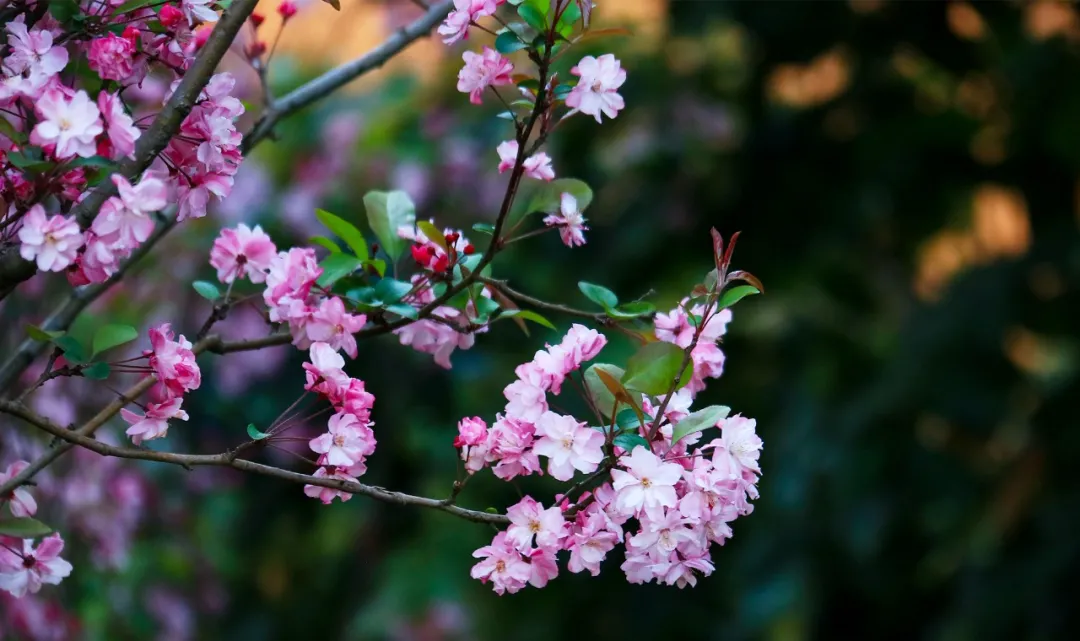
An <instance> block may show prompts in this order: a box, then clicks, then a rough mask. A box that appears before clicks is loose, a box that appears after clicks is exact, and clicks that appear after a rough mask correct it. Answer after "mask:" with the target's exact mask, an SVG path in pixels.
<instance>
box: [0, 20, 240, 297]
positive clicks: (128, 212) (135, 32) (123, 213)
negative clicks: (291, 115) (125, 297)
mask: <svg viewBox="0 0 1080 641" xmlns="http://www.w3.org/2000/svg"><path fill="white" fill-rule="evenodd" d="M78 10H79V12H80V13H81V12H83V11H88V12H90V13H91V14H93V24H94V29H93V30H90V31H86V32H84V31H82V30H81V26H80V25H82V24H83V22H82V21H80V20H75V21H72V22H71V23H59V22H57V20H56V19H54V17H53V16H52V15H50V14H45V15H44V17H42V15H41V13H40V12H37V11H36V10H34V11H31V10H24V11H21V12H19V13H18V15H16V16H15V17H14V18H13V19H11V20H9V21H8V22H7V23H6V24H5V25H4V30H5V31H6V34H5V36H6V37H5V38H4V39H3V40H4V41H5V42H6V45H4V46H2V47H0V108H2V111H3V113H2V114H0V119H3V120H4V123H3V124H4V128H5V130H6V131H7V132H8V134H9V135H7V136H5V137H4V138H3V139H2V141H0V201H3V202H5V203H8V205H9V207H8V211H6V212H0V216H3V217H4V218H5V219H6V220H5V221H4V222H5V227H8V226H10V227H9V228H10V229H12V230H13V231H16V232H17V235H16V237H17V240H18V243H19V253H20V255H21V256H22V257H23V258H24V259H26V260H28V261H33V262H34V263H36V267H37V269H39V270H41V271H52V272H62V271H68V279H69V280H70V281H71V283H72V284H74V285H83V284H87V283H100V282H103V281H105V280H106V279H107V278H109V276H111V275H112V274H114V273H116V271H117V269H118V267H119V264H120V262H121V261H123V260H124V259H125V258H127V257H128V256H130V255H131V253H132V252H133V251H134V250H135V249H136V248H137V247H139V246H140V245H141V244H142V243H143V242H145V241H146V239H147V238H148V237H149V235H150V234H151V232H152V231H153V229H154V226H155V221H154V218H153V217H152V214H153V213H154V212H157V211H160V210H163V209H165V208H166V207H167V205H168V204H169V203H178V205H179V206H178V210H177V216H178V218H179V219H180V220H183V219H184V218H188V217H199V216H203V215H205V213H206V205H207V203H208V202H209V201H210V200H211V199H212V198H222V197H224V196H225V195H227V194H228V193H229V191H230V190H231V187H232V181H233V175H234V174H235V172H236V168H237V166H238V165H239V163H240V160H241V155H240V150H239V144H240V140H241V136H240V134H239V132H237V130H236V128H235V120H236V118H237V117H239V116H240V115H241V114H242V113H243V106H242V105H241V103H240V101H239V100H237V99H236V98H234V97H232V96H231V95H230V94H231V93H232V91H233V85H234V81H233V79H232V76H230V75H229V74H226V73H222V74H218V75H216V76H214V77H213V79H212V80H211V81H210V83H209V84H208V85H207V86H206V88H205V89H204V90H203V92H202V94H201V95H200V96H199V97H198V100H197V102H196V104H195V106H194V108H193V109H192V110H191V112H190V113H189V114H188V116H187V117H186V118H185V119H184V121H183V123H182V125H181V130H180V132H179V135H177V136H175V137H174V138H172V139H170V141H169V144H168V146H167V147H166V149H165V150H164V151H163V152H162V154H161V155H160V156H158V158H156V159H155V160H154V162H153V163H152V164H151V166H150V169H149V170H147V171H146V172H144V173H143V174H142V175H141V176H137V177H135V178H137V180H135V181H134V183H135V184H134V185H133V184H132V183H131V182H129V180H128V178H127V177H125V176H121V175H118V174H117V175H112V177H111V179H112V181H113V182H114V183H115V184H116V187H117V189H118V191H119V194H118V195H117V196H114V197H111V198H109V199H108V200H107V201H106V202H105V203H104V204H103V205H102V207H101V209H100V212H99V213H98V214H97V215H96V217H94V218H93V220H92V221H91V222H90V223H89V225H87V224H86V221H81V222H82V225H80V221H77V220H76V219H75V217H74V216H73V215H65V214H61V213H56V211H57V210H59V211H63V212H66V211H68V210H69V209H70V206H71V204H73V203H76V202H78V201H80V200H81V198H82V194H83V193H84V192H85V191H86V189H87V188H88V187H89V186H90V185H91V184H93V183H92V181H94V180H99V179H101V178H107V177H109V173H110V170H111V169H112V168H113V167H114V166H115V165H116V163H117V162H118V161H120V160H123V159H127V158H133V157H134V154H135V145H136V141H137V140H138V139H139V138H140V135H141V131H140V128H141V127H144V126H145V125H137V124H136V122H135V120H134V119H133V117H132V113H133V110H134V109H136V108H137V107H139V106H140V105H137V104H133V103H132V100H139V99H140V96H143V97H149V96H152V95H154V94H155V91H154V90H153V87H154V86H156V85H157V83H159V82H162V81H164V83H165V84H166V85H167V84H168V82H169V81H170V80H171V81H172V87H173V89H175V87H176V86H177V85H178V84H179V82H180V80H181V79H182V78H183V76H184V73H185V71H186V70H187V69H188V68H189V67H190V65H191V64H192V62H193V61H194V58H195V54H196V53H197V51H198V47H199V46H200V44H201V42H200V38H203V39H204V38H205V35H201V36H200V35H197V34H204V32H203V31H199V30H198V28H199V26H200V25H201V24H202V23H207V22H214V21H216V20H217V13H216V11H215V9H214V3H213V2H211V1H210V0H196V1H189V0H183V1H182V2H179V3H176V4H171V3H165V4H163V5H161V6H160V9H159V10H152V9H151V8H147V7H141V8H133V9H130V10H121V11H115V12H114V11H113V10H112V9H111V8H110V9H109V10H108V11H104V12H101V11H98V10H96V9H94V8H92V7H91V8H90V9H85V8H83V7H79V8H78ZM76 17H77V18H85V17H86V16H82V15H80V16H76ZM79 66H82V67H83V68H84V69H85V68H87V67H88V68H89V70H90V71H91V72H92V73H94V74H96V75H97V76H98V77H99V78H100V80H101V82H98V81H97V80H95V81H94V82H86V83H85V87H80V83H84V81H85V80H86V78H85V77H84V75H82V74H78V73H73V70H75V69H76V68H77V67H79ZM151 72H153V73H151ZM144 83H145V84H146V86H145V87H144V86H143V85H144ZM135 86H138V87H140V89H139V90H137V91H136V90H132V91H126V92H125V90H128V89H129V88H132V87H135ZM90 87H93V91H91V92H88V88H90ZM169 93H170V92H165V94H164V96H163V97H164V99H165V100H167V99H168V98H169ZM156 95H157V96H162V93H161V92H160V91H158V92H156ZM145 106H148V107H152V105H145ZM151 111H152V110H151ZM141 120H143V121H145V119H141ZM95 174H96V176H95ZM50 210H52V211H50ZM80 226H81V227H82V229H80ZM8 238H11V237H10V236H6V237H5V238H4V239H3V240H4V241H7V240H8Z"/></svg>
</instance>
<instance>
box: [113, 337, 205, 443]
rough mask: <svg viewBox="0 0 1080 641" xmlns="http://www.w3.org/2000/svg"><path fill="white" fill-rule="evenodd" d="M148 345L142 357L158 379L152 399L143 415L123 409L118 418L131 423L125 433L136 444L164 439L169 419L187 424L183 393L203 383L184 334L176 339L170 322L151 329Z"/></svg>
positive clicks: (151, 391)
mask: <svg viewBox="0 0 1080 641" xmlns="http://www.w3.org/2000/svg"><path fill="white" fill-rule="evenodd" d="M150 346H151V347H152V348H153V349H150V350H147V351H146V352H144V356H148V357H149V359H150V369H151V370H153V372H154V374H155V375H156V376H157V384H156V385H154V386H153V387H152V388H151V389H150V396H151V399H152V400H151V402H149V403H147V404H146V411H145V413H144V414H142V415H139V414H136V413H135V412H132V411H131V410H129V409H126V408H125V409H121V410H120V416H121V417H123V419H124V420H125V421H127V422H128V423H130V424H131V427H129V428H128V429H127V432H126V433H127V435H128V436H130V437H131V441H132V442H133V443H135V444H136V445H140V444H142V442H143V441H149V440H153V439H157V438H163V437H164V436H165V435H166V434H167V433H168V431H169V421H170V420H172V419H179V420H181V421H186V420H187V419H188V415H187V412H185V411H184V410H182V409H180V405H181V404H182V403H183V400H184V394H186V393H187V392H190V391H191V390H194V389H198V387H199V385H201V384H202V372H201V371H200V370H199V364H198V363H196V362H195V354H194V353H193V352H192V351H191V347H192V345H191V341H189V340H188V339H186V338H184V336H183V334H181V335H180V336H179V340H175V339H174V337H173V332H172V326H171V325H170V324H169V323H162V324H161V325H160V326H158V327H153V328H151V329H150Z"/></svg>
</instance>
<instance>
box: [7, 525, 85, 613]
mask: <svg viewBox="0 0 1080 641" xmlns="http://www.w3.org/2000/svg"><path fill="white" fill-rule="evenodd" d="M10 540H14V539H10ZM63 550H64V540H63V539H62V538H60V535H59V534H53V535H52V536H49V537H46V538H45V539H44V540H42V541H41V544H40V545H38V546H37V548H34V542H33V540H31V539H23V542H22V551H21V552H18V551H15V550H11V549H8V547H7V546H0V590H6V591H7V592H9V593H10V594H11V595H12V596H14V597H15V598H20V597H22V596H25V595H26V594H35V593H36V592H37V591H38V590H40V589H41V586H42V585H56V584H58V583H60V581H62V580H63V579H64V578H66V577H67V576H68V575H70V574H71V569H72V567H71V564H70V563H68V562H67V561H65V560H64V559H62V558H60V553H61V552H62V551H63Z"/></svg>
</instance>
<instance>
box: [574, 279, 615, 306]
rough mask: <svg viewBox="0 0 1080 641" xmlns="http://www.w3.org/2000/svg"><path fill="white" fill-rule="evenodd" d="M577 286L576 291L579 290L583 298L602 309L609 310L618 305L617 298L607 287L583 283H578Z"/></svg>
mask: <svg viewBox="0 0 1080 641" xmlns="http://www.w3.org/2000/svg"><path fill="white" fill-rule="evenodd" d="M577 286H578V289H580V290H581V293H582V294H585V298H588V299H589V300H591V301H592V302H594V303H596V304H597V305H599V306H600V307H603V308H604V309H611V308H613V307H615V306H616V305H618V304H619V297H618V296H616V295H615V292H613V291H611V290H610V289H608V288H607V287H603V286H601V285H595V284H593V283H587V282H585V281H581V282H579V283H578V284H577Z"/></svg>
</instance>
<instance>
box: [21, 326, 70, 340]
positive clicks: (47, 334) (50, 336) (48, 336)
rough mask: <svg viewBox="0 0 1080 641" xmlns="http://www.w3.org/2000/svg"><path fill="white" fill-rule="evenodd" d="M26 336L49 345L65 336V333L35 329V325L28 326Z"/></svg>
mask: <svg viewBox="0 0 1080 641" xmlns="http://www.w3.org/2000/svg"><path fill="white" fill-rule="evenodd" d="M26 334H27V335H28V336H29V337H30V338H32V339H34V340H36V341H41V342H42V343H49V342H52V341H54V340H56V339H58V338H60V337H61V336H63V335H64V332H53V331H46V330H44V329H41V328H40V327H35V326H34V325H27V326H26Z"/></svg>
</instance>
